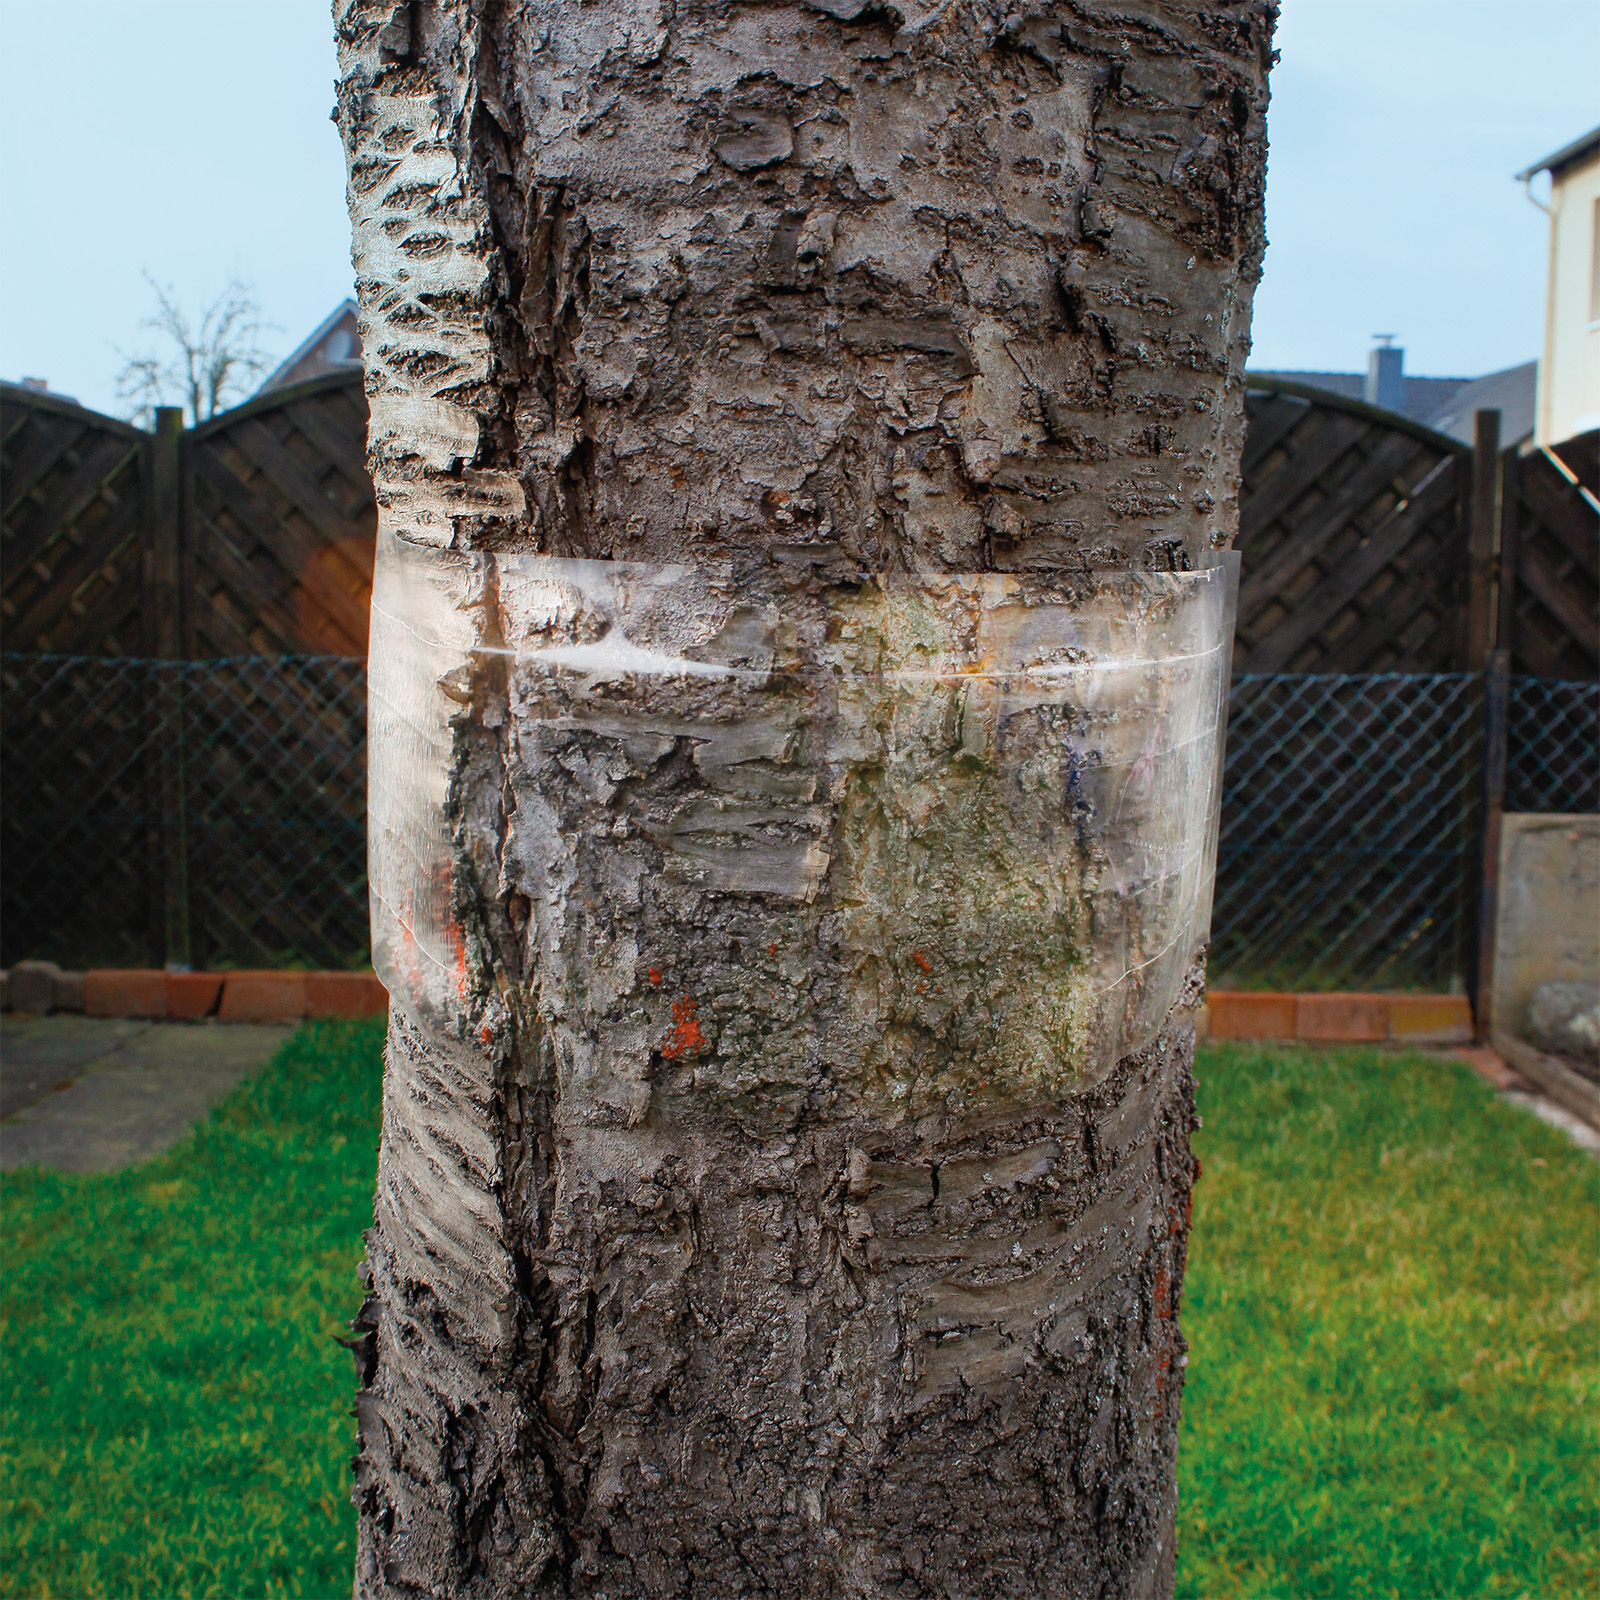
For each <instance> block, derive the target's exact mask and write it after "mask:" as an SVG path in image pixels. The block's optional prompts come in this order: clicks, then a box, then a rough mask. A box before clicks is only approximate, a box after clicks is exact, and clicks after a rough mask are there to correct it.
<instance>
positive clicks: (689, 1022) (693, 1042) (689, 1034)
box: [661, 995, 706, 1061]
mask: <svg viewBox="0 0 1600 1600" xmlns="http://www.w3.org/2000/svg"><path fill="white" fill-rule="evenodd" d="M699 1009H700V1007H699V1003H698V1002H697V1001H694V1000H691V999H690V998H689V996H688V995H685V996H684V997H683V998H682V999H681V1000H674V1001H673V1002H672V1032H671V1033H669V1034H668V1035H667V1040H666V1043H665V1044H663V1045H662V1046H661V1054H662V1055H663V1056H665V1057H666V1058H667V1060H668V1061H681V1060H682V1059H683V1057H684V1056H697V1055H699V1054H700V1052H701V1051H702V1050H704V1049H705V1047H706V1037H705V1035H704V1034H703V1033H701V1031H700V1024H699V1023H698V1022H697V1021H696V1020H695V1012H696V1011H698V1010H699Z"/></svg>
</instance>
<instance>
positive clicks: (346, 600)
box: [0, 376, 1600, 679]
mask: <svg viewBox="0 0 1600 1600" xmlns="http://www.w3.org/2000/svg"><path fill="white" fill-rule="evenodd" d="M1247 407H1248V415H1249V426H1248V431H1247V434H1246V441H1245V450H1244V459H1243V484H1242V487H1241V491H1240V537H1239V547H1240V550H1241V552H1242V556H1243V560H1242V569H1243V581H1242V586H1241V590H1240V595H1239V625H1238V633H1237V640H1236V645H1235V653H1234V670H1235V671H1236V672H1251V673H1263V672H1315V673H1328V672H1443V671H1450V670H1460V671H1476V670H1478V669H1479V668H1481V667H1482V665H1483V661H1484V656H1485V653H1486V652H1487V651H1488V650H1490V649H1492V648H1494V647H1495V646H1496V645H1499V646H1500V647H1502V648H1509V649H1510V650H1511V651H1512V652H1513V661H1512V671H1513V673H1514V674H1530V675H1534V676H1539V677H1548V678H1576V679H1589V678H1593V677H1594V676H1595V675H1596V674H1597V672H1600V540H1597V537H1596V532H1595V527H1596V523H1595V507H1594V502H1593V500H1592V499H1586V498H1585V487H1584V482H1585V476H1586V475H1587V476H1588V477H1589V478H1591V479H1592V478H1593V477H1594V476H1595V471H1596V468H1595V463H1596V461H1597V460H1600V434H1587V435H1584V436H1583V437H1582V438H1580V439H1577V440H1573V441H1570V442H1569V443H1567V444H1564V445H1562V446H1560V447H1559V448H1558V450H1557V451H1555V452H1543V453H1539V452H1536V453H1534V454H1530V455H1525V456H1524V455H1519V454H1518V453H1517V452H1516V451H1514V450H1513V451H1506V452H1504V453H1501V452H1499V451H1498V450H1497V449H1496V448H1495V445H1494V442H1493V441H1492V440H1490V439H1485V440H1483V441H1480V442H1481V443H1482V444H1483V445H1485V446H1486V448H1483V449H1480V450H1479V451H1477V452H1476V453H1475V452H1474V451H1473V450H1472V449H1469V448H1468V447H1466V446H1463V445H1461V444H1459V443H1458V442H1457V441H1455V440H1454V439H1451V438H1448V437H1446V436H1445V435H1444V434H1438V433H1433V432H1432V431H1430V430H1429V429H1427V428H1424V427H1422V426H1420V425H1418V424H1416V423H1412V422H1410V421H1408V420H1407V419H1406V418H1404V417H1398V416H1395V415H1393V414H1391V413H1389V412H1385V411H1379V410H1376V409H1375V408H1373V407H1370V406H1365V405H1362V404H1360V403H1359V402H1356V401H1350V400H1344V399H1341V398H1340V397H1338V396H1336V395H1330V394H1327V393H1324V392H1323V391H1321V390H1315V389H1309V388H1304V387H1300V386H1297V385H1292V384H1281V383H1280V384H1274V385H1272V386H1270V387H1261V388H1253V389H1252V390H1251V391H1250V393H1249V395H1248V398H1247ZM366 417H367V408H366V400H365V397H364V396H363V395H362V392H361V386H360V383H359V381H358V380H356V379H353V378H349V377H344V376H333V377H328V378H319V379H315V380H313V381H312V382H310V383H306V384H301V385H299V386H298V387H296V388H293V389H287V390H282V391H279V392H277V393H274V394H271V395H267V396H264V397H263V398H261V399H259V400H255V401H252V402H251V403H250V404H248V405H245V406H241V407H239V409H237V410H236V411H230V412H227V413H225V414H224V415H222V416H220V417H218V418H216V419H215V420H213V421H211V422H207V423H205V424H203V425H202V426H200V427H198V428H195V429H192V430H187V431H186V430H184V429H182V428H181V427H180V426H179V417H178V413H176V412H163V413H161V414H160V419H159V425H158V427H157V429H156V431H155V433H154V434H150V433H143V432H141V431H139V430H138V429H136V428H132V427H129V426H128V425H127V424H126V423H122V422H117V421H114V420H113V419H112V418H110V417H102V416H99V415H98V414H96V413H95V412H92V411H87V410H85V409H84V408H82V407H81V406H76V405H73V404H71V403H70V402H67V401H62V400H58V399H55V398H53V397H51V396H49V395H38V394H34V393H32V392H31V391H28V390H23V389H18V388H15V387H13V386H11V385H5V386H0V444H3V463H0V474H3V488H0V496H3V510H4V515H3V525H4V558H3V563H0V619H3V622H4V627H5V648H6V649H7V650H8V651H47V652H50V653H53V654H59V655H96V656H101V655H104V656H131V655H144V656H151V657H159V658H163V659H168V660H174V659H185V660H194V659H205V658H211V657H219V656H242V655H258V656H271V655H348V656H362V655H365V653H366V637H367V604H368V599H369V597H370V591H371V583H372V551H373V541H374V533H375V528H376V521H377V518H376V508H375V506H374V504H373V496H372V485H371V482H370V480H369V479H368V477H367V473H366V464H365V459H364V451H365V437H366ZM1587 492H1588V493H1589V494H1590V495H1591V496H1592V494H1593V492H1594V491H1593V486H1592V484H1591V485H1590V487H1589V489H1588V491H1587ZM1497 552H1498V557H1497ZM1497 591H1498V593H1497Z"/></svg>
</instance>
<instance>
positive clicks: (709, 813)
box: [369, 536, 1237, 1115]
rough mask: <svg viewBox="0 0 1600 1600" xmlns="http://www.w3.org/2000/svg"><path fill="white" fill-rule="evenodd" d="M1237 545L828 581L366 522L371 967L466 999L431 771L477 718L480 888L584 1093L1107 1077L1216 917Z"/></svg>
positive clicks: (447, 797)
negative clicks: (493, 854) (483, 796)
mask: <svg viewBox="0 0 1600 1600" xmlns="http://www.w3.org/2000/svg"><path fill="white" fill-rule="evenodd" d="M1235 562H1236V558H1234V557H1232V556H1224V557H1222V558H1221V559H1220V561H1219V564H1218V565H1216V566H1214V567H1210V568H1207V569H1205V570H1202V571H1199V572H1191V573H1172V574H1165V573H1118V574H1110V575H1103V576H1099V577H1096V578H1094V579H1092V580H1091V579H1089V578H1087V577H1076V578H1074V577H1069V576H1063V575H1044V576H1039V575H1029V574H1003V573H981V574H971V575H957V576H919V577H916V578H910V577H904V578H898V579H895V578H887V577H885V578H878V579H873V580H870V581H862V582H860V583H857V584H850V585H842V586H841V585H838V584H833V585H828V584H822V583H817V582H809V583H808V582H806V581H804V580H802V579H794V580H789V579H786V578H784V577H783V575H782V574H781V573H780V572H776V571H775V572H773V573H772V574H771V576H770V577H765V578H764V577H762V576H760V575H758V576H756V577H751V576H749V575H748V574H744V575H739V576H736V575H734V574H733V573H732V572H731V571H722V570H719V569H717V568H716V567H714V566H705V567H689V566H682V567H647V566H643V565H637V564H629V563H626V562H605V561H578V560H566V559H560V558H553V557H543V556H524V555H519V556H505V555H499V556H494V555H485V554H469V555H458V554H452V553H441V552H439V551H436V550H422V549H418V548H416V547H413V546H409V545H405V544H403V543H401V542H400V541H398V540H396V539H394V538H393V537H390V536H385V537H384V538H383V539H381V540H380V550H379V560H378V568H377V576H376V583H375V589H374V596H373V618H372V635H371V639H372V644H371V667H370V673H371V701H372V703H371V716H370V732H369V763H370V775H371V776H370V785H371V804H370V817H371V835H370V861H369V873H370V880H371V887H372V926H373V953H374V962H375V965H376V967H377V970H378V972H379V974H380V976H381V977H382V979H383V981H384V982H385V984H386V985H388V987H389V988H390V991H391V993H392V994H394V995H396V996H397V997H398V998H399V999H400V1001H401V1003H402V1004H403V1005H404V1006H405V1007H406V1008H407V1009H408V1010H409V1011H410V1012H412V1013H413V1014H414V1015H416V1016H418V1017H420V1018H424V1019H428V1020H431V1021H432V1022H434V1023H435V1024H438V1025H442V1026H449V1025H450V1021H451V1018H452V1017H453V1016H454V1015H455V1014H456V1013H457V1012H459V1010H460V1001H461V999H462V997H463V996H464V995H465V993H466V985H467V971H466V961H467V956H466V952H465V950H464V944H463V933H462V921H463V917H462V905H461V903H460V901H459V899H458V896H459V894H460V892H461V888H460V881H459V880H460V876H461V873H460V865H459V864H460V862H461V861H462V859H463V854H462V852H463V849H464V835H463V832H462V829H463V826H464V823H463V820H462V819H463V817H464V816H465V815H466V808H465V807H464V805H463V804H462V802H461V798H460V797H459V796H458V795H456V794H455V791H454V790H453V788H452V784H453V782H454V781H455V780H454V779H453V777H452V774H453V772H454V771H455V769H456V767H457V765H458V762H459V760H460V755H461V743H460V741H461V740H462V739H463V738H464V736H465V734H464V730H465V729H467V727H468V726H469V725H472V724H474V723H476V724H477V725H480V726H481V725H482V723H483V721H484V719H485V717H486V716H488V717H489V718H490V720H492V721H493V722H494V723H495V727H496V729H497V732H496V738H497V740H498V741H499V745H498V747H499V748H500V749H501V750H503V752H504V757H503V759H504V762H505V782H504V790H505V794H504V799H503V804H504V807H505V810H506V813H507V815H506V817H505V820H504V839H503V844H502V846H501V848H500V853H499V854H500V860H499V867H498V870H499V872H500V881H498V882H496V883H488V884H479V885H478V886H477V892H479V893H486V894H490V895H500V896H502V897H505V896H509V895H518V896H521V897H523V899H524V903H526V904H527V906H528V907H529V910H528V912H527V919H528V924H527V928H526V930H525V934H524V935H523V936H524V937H525V938H526V940H527V951H526V960H525V962H524V964H523V967H522V969H521V970H522V972H523V974H524V977H523V980H522V981H524V982H526V983H528V984H529V985H531V986H532V989H533V991H534V996H533V1001H534V1007H535V1009H536V1010H537V1011H538V1013H539V1014H540V1016H541V1017H542V1019H543V1021H544V1023H545V1024H546V1025H547V1026H548V1027H549V1028H550V1029H551V1030H552V1035H553V1037H556V1038H557V1040H558V1043H559V1041H560V1040H563V1039H564V1040H566V1041H567V1043H566V1046H565V1055H564V1056H563V1060H564V1061H565V1062H566V1063H567V1066H568V1067H569V1068H570V1069H571V1070H572V1071H574V1072H577V1073H579V1075H580V1076H581V1075H584V1074H587V1075H588V1076H589V1077H590V1078H591V1079H594V1080H595V1081H596V1082H599V1083H601V1087H600V1088H599V1089H596V1091H595V1092H596V1093H597V1094H599V1095H600V1096H601V1098H604V1082H610V1081H611V1080H612V1079H615V1081H616V1083H617V1084H620V1085H623V1087H622V1088H619V1089H618V1090H617V1093H618V1095H619V1096H620V1097H621V1098H620V1100H619V1102H618V1103H619V1104H621V1103H623V1102H624V1101H626V1100H627V1096H628V1094H629V1093H632V1094H634V1095H635V1096H637V1094H638V1093H639V1092H640V1091H639V1089H638V1085H639V1084H640V1083H641V1082H644V1081H645V1080H647V1079H648V1078H649V1076H650V1074H651V1072H652V1071H656V1070H659V1069H660V1068H662V1067H663V1065H666V1066H668V1067H671V1068H673V1069H674V1070H675V1069H676V1068H677V1067H678V1066H683V1067H685V1068H691V1069H692V1079H693V1084H694V1085H695V1086H696V1087H698V1088H701V1089H704V1090H705V1091H706V1092H708V1093H712V1094H715V1095H722V1096H726V1097H731V1098H733V1099H738V1098H740V1097H744V1098H748V1097H749V1096H751V1095H768V1096H778V1097H779V1098H781V1097H783V1096H785V1095H787V1096H790V1097H791V1098H798V1097H800V1096H804V1095H808V1094H809V1095H810V1096H812V1098H813V1099H815V1097H816V1096H817V1095H818V1094H819V1093H822V1092H834V1091H837V1090H838V1089H840V1088H842V1087H844V1086H849V1087H850V1088H851V1089H852V1092H854V1093H856V1094H858V1095H862V1094H864V1095H866V1097H867V1098H868V1099H873V1098H881V1099H882V1100H883V1101H884V1103H885V1104H886V1105H890V1106H893V1105H896V1104H899V1105H901V1106H903V1107H905V1108H907V1109H912V1108H915V1107H917V1106H922V1105H926V1104H928V1103H931V1102H932V1101H936V1100H939V1099H940V1098H941V1097H944V1098H946V1099H947V1098H948V1096H949V1095H950V1094H951V1093H956V1094H966V1095H977V1094H979V1092H980V1091H983V1092H990V1093H992V1092H994V1090H995V1088H996V1086H999V1087H1001V1088H1003V1089H1005V1091H1006V1092H1007V1093H1008V1094H1015V1093H1027V1092H1030V1091H1035V1090H1036V1091H1038V1092H1040V1093H1052V1092H1056V1091H1058V1090H1060V1089H1061V1088H1063V1087H1069V1086H1072V1085H1075V1084H1081V1083H1083V1082H1086V1081H1091V1080H1093V1079H1095V1078H1098V1077H1099V1076H1101V1075H1103V1074H1104V1073H1105V1072H1106V1071H1108V1070H1109V1069H1110V1067H1111V1066H1112V1064H1114V1063H1115V1061H1116V1060H1117V1059H1118V1058H1119V1057H1120V1056H1122V1055H1125V1054H1127V1053H1128V1052H1130V1051H1132V1050H1136V1049H1138V1048H1140V1047H1142V1046H1143V1045H1145V1044H1147V1043H1148V1042H1149V1041H1150V1040H1151V1039H1153V1038H1154V1036H1155V1034H1156V1032H1157V1031H1158V1030H1159V1028H1160V1026H1161V1024H1162V1022H1163V1020H1164V1018H1165V1017H1166V1015H1167V1013H1168V1011H1169V1010H1170V1009H1171V1007H1172V1005H1173V1003H1174V1001H1175V1000H1176V999H1177V997H1178V994H1179V991H1180V988H1181V986H1182V982H1183V977H1184V973H1185V970H1186V968H1187V967H1188V964H1189V962H1190V960H1191V958H1192V956H1193V954H1194V952H1195V951H1196V949H1197V948H1198V947H1199V946H1200V945H1202V944H1203V943H1204V942H1205V940H1206V937H1207V934H1208V929H1209V920H1210V909H1211V885H1212V877H1213V871H1214V866H1215V847H1216V833H1217V820H1218V809H1219V803H1220V777H1221V742H1222V732H1223V726H1224V716H1225V710H1226V701H1227V687H1228V661H1229V655H1230V650H1231V640H1232V625H1233V619H1232V601H1231V595H1232V593H1233V590H1234V586H1235V582H1236V577H1235V575H1236V570H1237V569H1236V565H1235ZM491 667H494V668H497V669H498V670H497V671H494V672H491V671H490V670H489V669H490V668H491ZM491 684H492V685H493V686H494V687H493V688H492V689H491V688H490V687H489V685H491ZM491 700H492V701H493V703H494V705H495V706H497V707H498V708H499V709H496V710H493V711H487V712H486V710H485V707H486V706H488V705H489V704H490V702H491ZM630 1063H631V1064H630ZM602 1080H604V1081H603V1082H602ZM686 1081H687V1080H686ZM628 1085H632V1088H631V1089H629V1088H628V1087H627V1086H628ZM819 1086H821V1087H820V1088H819ZM634 1109H636V1108H634ZM630 1115H632V1112H631V1111H630Z"/></svg>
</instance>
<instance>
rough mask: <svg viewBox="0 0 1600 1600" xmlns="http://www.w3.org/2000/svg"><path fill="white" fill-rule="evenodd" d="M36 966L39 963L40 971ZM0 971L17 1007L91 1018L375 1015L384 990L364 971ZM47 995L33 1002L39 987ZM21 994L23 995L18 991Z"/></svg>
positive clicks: (31, 967)
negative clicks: (43, 1002)
mask: <svg viewBox="0 0 1600 1600" xmlns="http://www.w3.org/2000/svg"><path fill="white" fill-rule="evenodd" d="M41 969H44V970H41ZM25 972H26V974H27V978H28V979H29V980H30V981H29V982H27V983H26V985H24V983H23V982H18V981H14V979H13V976H12V974H6V977H7V980H8V981H7V982H6V985H5V1001H6V1004H7V1006H8V1007H10V1006H11V1005H12V1004H13V1003H18V1002H20V1003H21V1008H22V1009H28V1010H54V1011H82V1012H83V1013H84V1014H85V1015H86V1016H91V1017H150V1018H156V1019H170V1020H173V1021H194V1020H198V1019H200V1018H202V1017H215V1018H216V1019H217V1020H218V1021H219V1022H298V1021H300V1020H301V1019H302V1018H306V1017H378V1016H382V1015H383V1014H384V1012H386V1011H387V1010H388V1008H389V996H388V994H387V993H386V992H385V990H384V987H383V985H382V984H381V983H379V982H378V978H377V975H376V974H375V973H372V972H161V971H158V970H153V969H150V968H142V967H130V968H116V967H101V968H97V969H94V970H92V971H89V972H81V973H79V972H59V971H56V970H54V969H46V968H45V964H44V963H25V964H24V965H23V966H19V967H18V968H17V969H15V977H16V978H17V979H21V978H22V977H23V975H24V973H25ZM46 993H48V994H49V996H50V999H49V1002H48V1003H47V1004H41V1003H40V1000H41V998H42V997H43V995H44V994H46ZM25 996H26V998H25Z"/></svg>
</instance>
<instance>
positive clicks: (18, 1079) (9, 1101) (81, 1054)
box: [0, 1014, 153, 1119]
mask: <svg viewBox="0 0 1600 1600" xmlns="http://www.w3.org/2000/svg"><path fill="white" fill-rule="evenodd" d="M151 1026H153V1024H151V1023H148V1022H134V1021H124V1020H118V1021H107V1020H103V1019H101V1018H98V1017H31V1016H25V1015H17V1014H12V1015H5V1016H0V1119H3V1118H5V1117H9V1116H14V1115H15V1114H16V1113H17V1112H18V1111H21V1110H22V1108H23V1107H24V1106H31V1105H32V1104H33V1103H34V1102H35V1101H36V1100H41V1099H43V1098H44V1096H45V1095H47V1094H49V1093H50V1092H51V1091H52V1090H54V1089H59V1088H61V1087H62V1086H63V1085H65V1084H68V1083H70V1082H71V1081H72V1080H73V1079H74V1078H75V1077H77V1076H78V1074H79V1073H80V1072H81V1071H82V1070H83V1068H85V1067H86V1066H88V1065H89V1063H90V1062H91V1061H98V1060H99V1059H100V1058H101V1057H102V1056H108V1055H110V1054H111V1052H112V1051H113V1050H115V1049H117V1048H118V1046H120V1045H123V1044H126V1043H127V1041H128V1040H129V1039H131V1038H133V1036H134V1035H135V1034H136V1033H143V1032H144V1031H145V1029H146V1028H149V1027H151Z"/></svg>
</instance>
